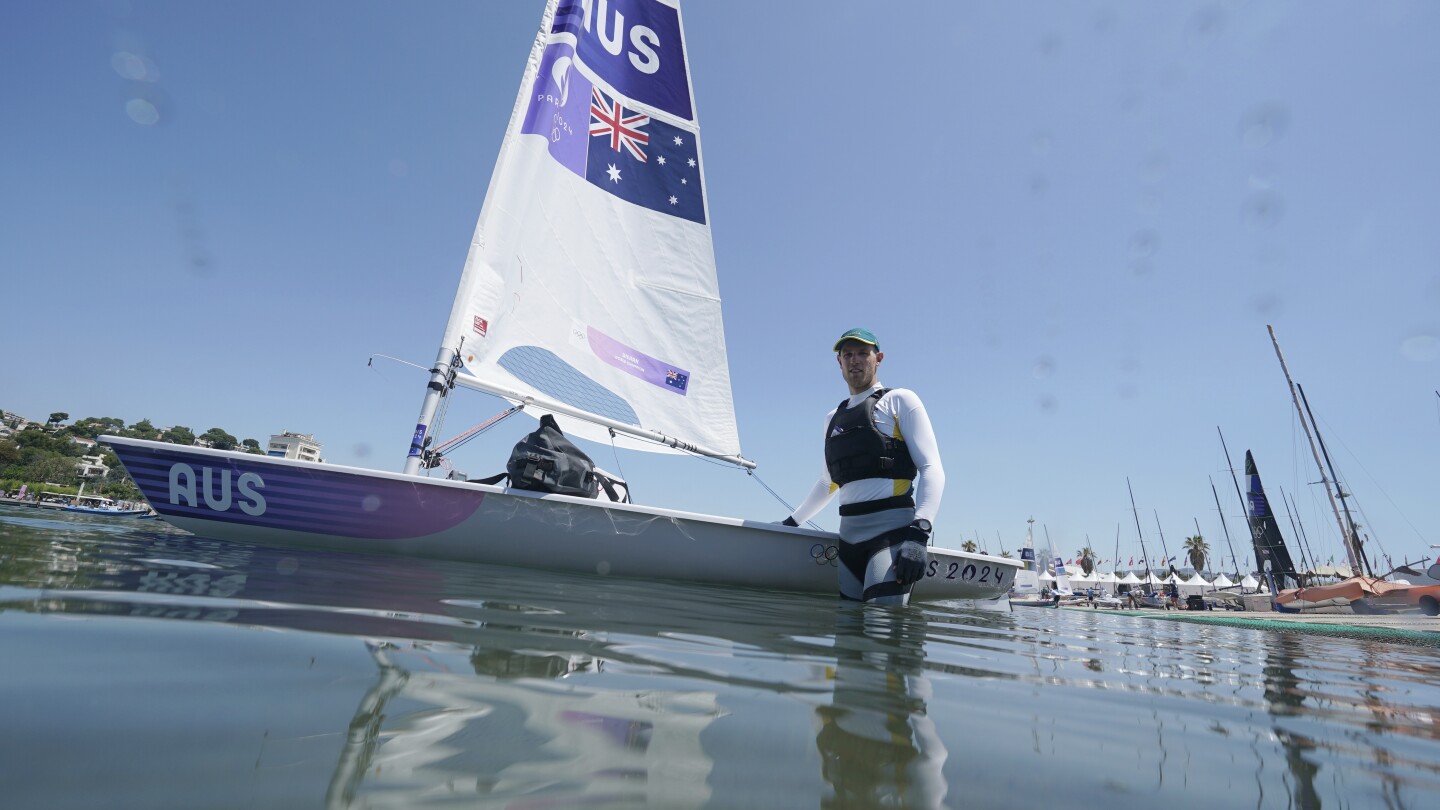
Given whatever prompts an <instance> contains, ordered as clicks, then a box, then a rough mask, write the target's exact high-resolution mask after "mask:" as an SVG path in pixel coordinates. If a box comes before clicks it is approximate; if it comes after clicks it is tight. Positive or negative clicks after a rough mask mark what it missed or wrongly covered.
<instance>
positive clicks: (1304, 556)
mask: <svg viewBox="0 0 1440 810" xmlns="http://www.w3.org/2000/svg"><path fill="white" fill-rule="evenodd" d="M1280 503H1283V504H1284V513H1286V516H1289V517H1290V532H1292V536H1293V538H1295V542H1296V545H1299V546H1300V564H1302V565H1305V566H1306V568H1308V569H1310V571H1315V568H1316V566H1315V564H1313V562H1310V559H1309V553H1306V548H1305V543H1303V542H1300V529H1299V525H1297V523H1296V522H1295V510H1293V509H1290V499H1287V497H1286V496H1284V487H1280ZM1302 582H1303V579H1302Z"/></svg>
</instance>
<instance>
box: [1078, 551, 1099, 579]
mask: <svg viewBox="0 0 1440 810" xmlns="http://www.w3.org/2000/svg"><path fill="white" fill-rule="evenodd" d="M1095 564H1096V559H1095V551H1094V550H1093V549H1091V548H1090V547H1089V546H1086V547H1085V548H1082V549H1080V567H1081V568H1082V569H1084V571H1085V573H1087V574H1089V573H1090V572H1092V571H1094V570H1095Z"/></svg>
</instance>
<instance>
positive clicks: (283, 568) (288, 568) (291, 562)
mask: <svg viewBox="0 0 1440 810" xmlns="http://www.w3.org/2000/svg"><path fill="white" fill-rule="evenodd" d="M299 570H300V561H299V560H297V559H295V558H294V557H281V558H280V561H279V562H277V563H275V573H277V574H281V575H284V576H290V575H291V574H293V573H295V572H296V571H299Z"/></svg>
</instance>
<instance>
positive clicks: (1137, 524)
mask: <svg viewBox="0 0 1440 810" xmlns="http://www.w3.org/2000/svg"><path fill="white" fill-rule="evenodd" d="M1125 488H1126V489H1128V490H1130V514H1132V515H1134V516H1135V534H1136V535H1138V536H1139V537H1140V559H1141V561H1142V562H1144V563H1145V582H1146V584H1149V582H1150V555H1149V553H1147V552H1146V551H1145V533H1144V532H1142V531H1140V510H1138V509H1136V508H1135V488H1134V487H1132V486H1130V476H1128V475H1127V476H1125Z"/></svg>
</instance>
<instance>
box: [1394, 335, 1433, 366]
mask: <svg viewBox="0 0 1440 810" xmlns="http://www.w3.org/2000/svg"><path fill="white" fill-rule="evenodd" d="M1400 354H1401V355H1403V356H1404V357H1405V359H1406V360H1412V361H1414V362H1416V363H1428V362H1430V361H1431V360H1434V359H1435V358H1437V357H1440V338H1437V337H1435V336H1434V335H1412V336H1410V337H1408V338H1405V339H1404V340H1402V341H1400Z"/></svg>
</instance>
